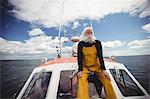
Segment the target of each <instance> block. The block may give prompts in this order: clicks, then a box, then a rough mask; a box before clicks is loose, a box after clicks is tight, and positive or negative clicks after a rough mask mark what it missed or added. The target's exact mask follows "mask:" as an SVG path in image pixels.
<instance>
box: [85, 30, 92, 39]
mask: <svg viewBox="0 0 150 99" xmlns="http://www.w3.org/2000/svg"><path fill="white" fill-rule="evenodd" d="M85 36H86V37H87V38H91V37H92V30H91V29H87V30H86V33H85Z"/></svg>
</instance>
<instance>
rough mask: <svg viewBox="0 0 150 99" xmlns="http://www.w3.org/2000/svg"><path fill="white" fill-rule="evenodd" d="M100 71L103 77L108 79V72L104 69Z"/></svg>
mask: <svg viewBox="0 0 150 99" xmlns="http://www.w3.org/2000/svg"><path fill="white" fill-rule="evenodd" d="M102 73H103V76H104V77H105V78H107V79H108V80H110V77H109V74H108V72H107V71H106V70H102Z"/></svg>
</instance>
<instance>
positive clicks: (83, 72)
mask: <svg viewBox="0 0 150 99" xmlns="http://www.w3.org/2000/svg"><path fill="white" fill-rule="evenodd" d="M78 65H79V69H78V70H79V72H78V74H77V75H78V78H79V79H78V95H77V98H78V99H89V94H88V81H87V78H88V75H89V73H91V72H94V73H95V74H96V76H97V77H98V79H99V80H100V81H101V82H102V84H103V86H104V90H105V97H106V99H117V98H116V95H115V92H114V90H113V87H112V85H111V81H110V78H109V74H108V73H107V72H106V68H105V66H104V61H103V55H102V45H101V42H100V41H98V40H96V38H95V36H94V34H93V31H92V28H91V27H87V28H85V29H84V31H83V32H82V35H81V40H80V42H79V44H78Z"/></svg>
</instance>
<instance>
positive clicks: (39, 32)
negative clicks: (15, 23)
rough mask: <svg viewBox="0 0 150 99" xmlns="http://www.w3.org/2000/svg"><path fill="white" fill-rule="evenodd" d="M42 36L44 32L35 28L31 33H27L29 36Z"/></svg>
mask: <svg viewBox="0 0 150 99" xmlns="http://www.w3.org/2000/svg"><path fill="white" fill-rule="evenodd" d="M42 34H44V31H42V30H41V29H39V28H35V29H33V30H32V31H29V36H38V35H42Z"/></svg>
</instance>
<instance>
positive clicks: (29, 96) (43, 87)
mask: <svg viewBox="0 0 150 99" xmlns="http://www.w3.org/2000/svg"><path fill="white" fill-rule="evenodd" d="M51 74H52V73H51V72H39V73H35V74H34V76H33V78H32V80H31V81H30V83H29V85H28V87H27V89H26V91H25V93H24V95H23V96H22V99H45V97H46V92H47V88H48V85H49V82H50V78H51Z"/></svg>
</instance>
